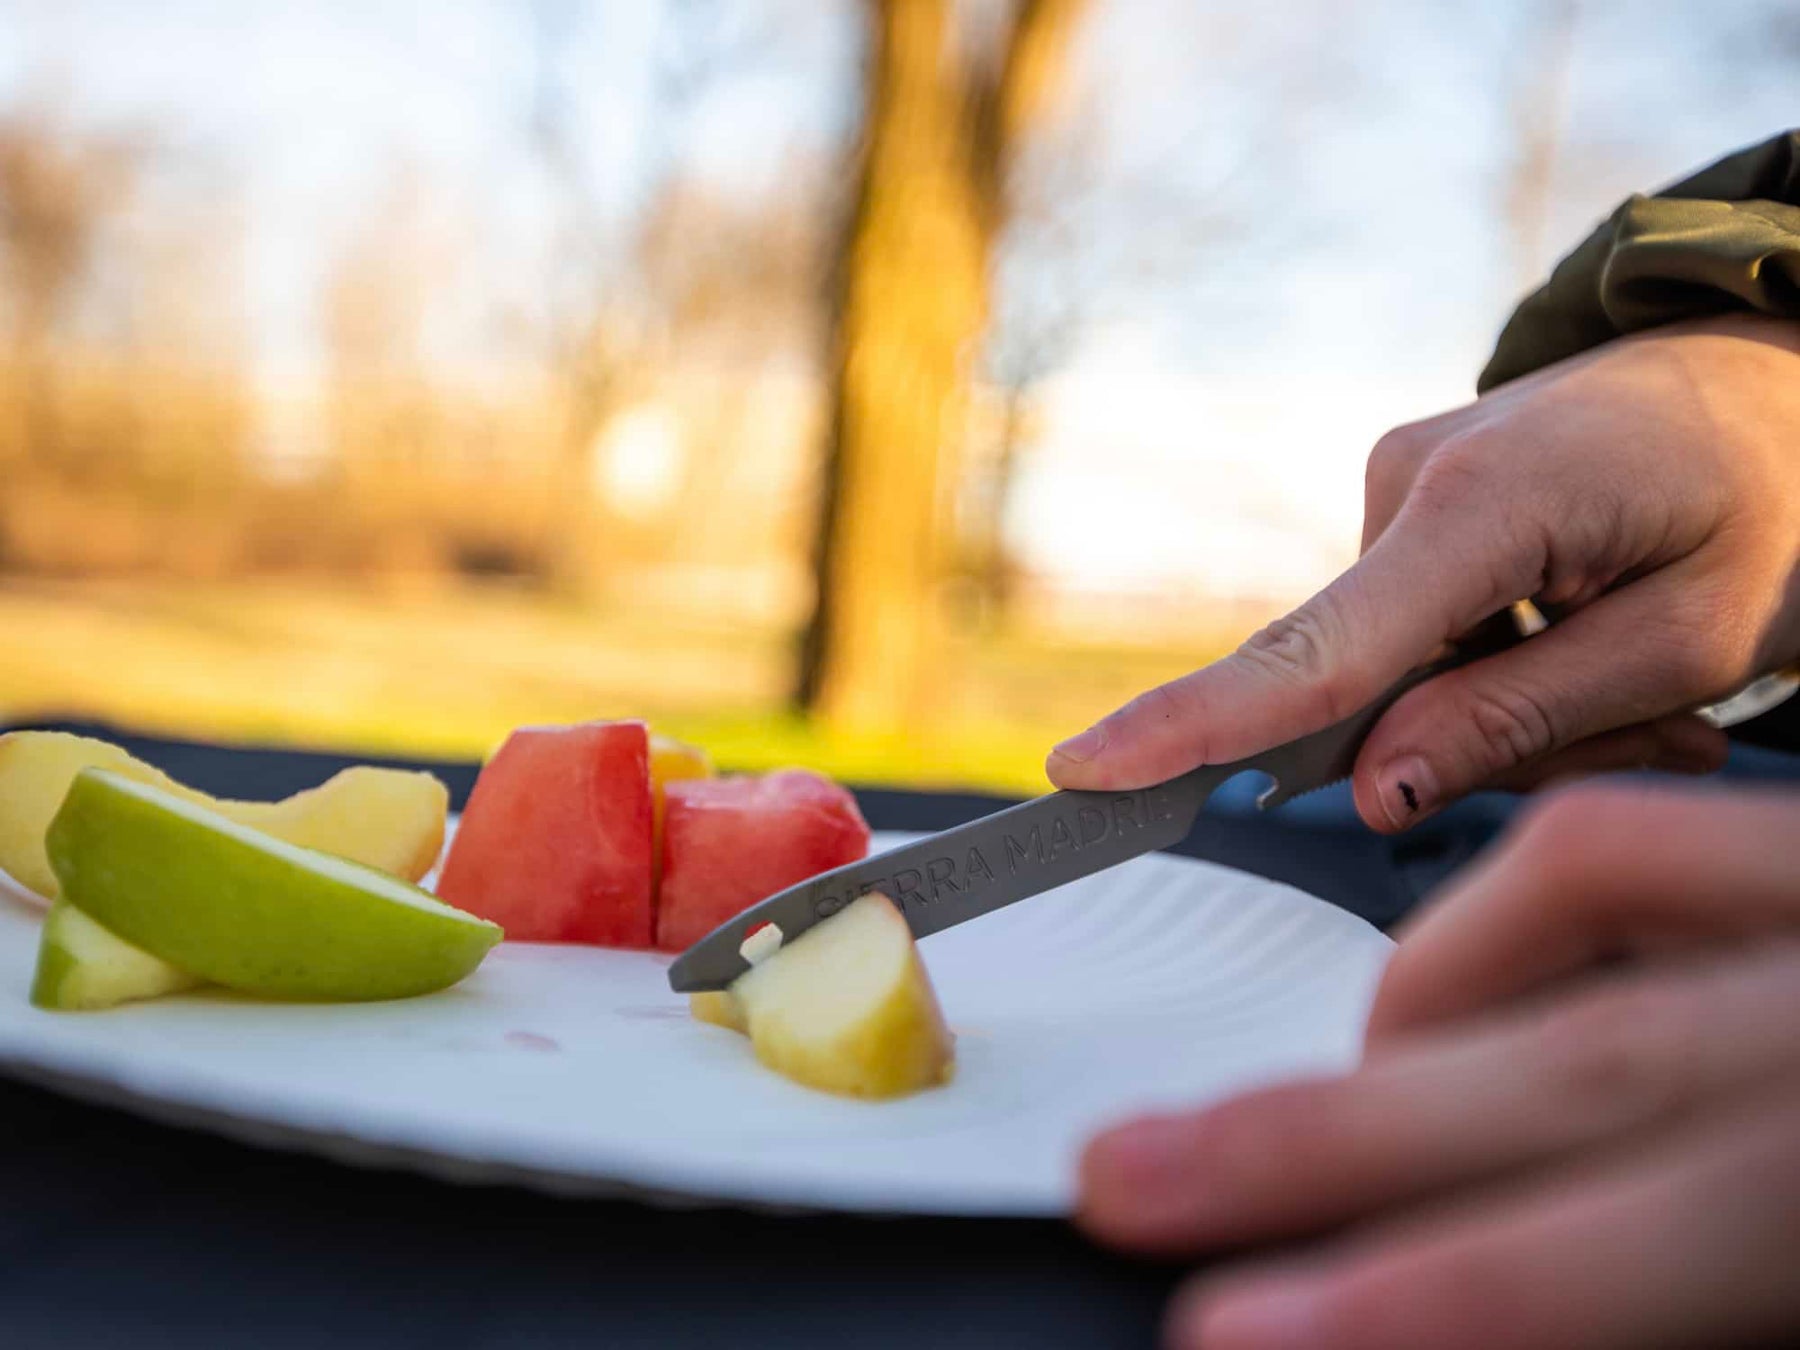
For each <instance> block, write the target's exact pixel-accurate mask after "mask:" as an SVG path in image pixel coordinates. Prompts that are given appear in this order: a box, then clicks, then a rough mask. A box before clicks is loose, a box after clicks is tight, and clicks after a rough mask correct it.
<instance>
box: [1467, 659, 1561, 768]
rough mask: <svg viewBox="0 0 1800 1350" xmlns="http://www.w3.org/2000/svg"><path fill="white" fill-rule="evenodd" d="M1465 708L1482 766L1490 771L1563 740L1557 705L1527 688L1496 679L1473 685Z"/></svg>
mask: <svg viewBox="0 0 1800 1350" xmlns="http://www.w3.org/2000/svg"><path fill="white" fill-rule="evenodd" d="M1466 711H1467V714H1468V716H1467V719H1466V722H1465V725H1466V726H1468V727H1469V728H1470V732H1471V734H1472V735H1473V737H1474V740H1475V747H1476V753H1477V755H1478V756H1479V758H1480V761H1481V767H1482V768H1483V769H1485V770H1488V771H1490V772H1491V771H1494V770H1498V769H1504V768H1510V767H1511V766H1513V765H1515V764H1522V763H1524V762H1525V761H1526V760H1529V759H1532V758H1535V757H1536V756H1538V755H1541V754H1543V753H1545V752H1546V751H1548V750H1551V749H1553V748H1555V747H1556V746H1558V745H1560V744H1561V743H1562V738H1561V736H1560V734H1559V727H1558V718H1557V716H1556V710H1555V707H1554V705H1553V704H1551V703H1550V702H1549V701H1547V700H1545V699H1544V698H1542V697H1541V696H1539V695H1538V694H1537V693H1536V692H1535V691H1533V690H1532V689H1530V688H1528V687H1523V686H1519V685H1514V684H1506V683H1501V682H1499V681H1496V680H1488V681H1484V682H1482V683H1479V684H1473V685H1471V686H1470V688H1469V690H1468V706H1467V709H1466Z"/></svg>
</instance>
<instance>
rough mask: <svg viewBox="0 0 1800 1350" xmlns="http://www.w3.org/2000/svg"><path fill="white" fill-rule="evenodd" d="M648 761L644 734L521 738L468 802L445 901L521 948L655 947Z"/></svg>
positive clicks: (532, 731)
mask: <svg viewBox="0 0 1800 1350" xmlns="http://www.w3.org/2000/svg"><path fill="white" fill-rule="evenodd" d="M649 756H650V738H649V731H648V729H647V728H646V727H645V725H644V724H643V723H642V722H586V723H582V724H580V725H577V726H571V727H521V728H520V729H519V730H517V731H515V732H513V734H512V735H511V736H509V737H508V738H507V740H506V744H504V745H503V746H501V747H500V750H499V753H497V754H496V755H495V756H494V757H493V759H491V760H489V761H488V763H487V764H486V766H485V767H483V769H482V770H481V777H480V778H478V779H477V780H476V782H475V790H474V791H473V792H472V793H470V794H469V804H468V806H467V807H466V808H465V809H464V811H463V816H462V823H461V824H460V825H459V826H458V827H457V831H456V837H455V839H454V840H453V841H452V842H451V845H450V856H449V857H448V858H447V859H445V861H444V870H443V875H442V877H441V878H440V879H439V881H438V888H437V889H438V894H439V896H441V897H442V898H443V899H444V900H445V901H447V902H448V903H450V904H452V905H455V906H456V907H457V908H458V909H465V910H468V911H469V913H471V914H477V915H480V916H481V917H482V918H484V919H491V920H493V921H494V922H495V923H497V924H499V925H500V926H501V927H502V928H504V929H505V930H506V936H507V937H508V938H511V939H513V940H515V941H522V942H591V943H597V944H599V945H601V946H605V947H648V946H650V945H651V942H652V940H653V939H654V937H655V933H656V921H655V909H654V902H653V899H652V889H651V880H650V857H651V855H650V767H649V763H650V760H649Z"/></svg>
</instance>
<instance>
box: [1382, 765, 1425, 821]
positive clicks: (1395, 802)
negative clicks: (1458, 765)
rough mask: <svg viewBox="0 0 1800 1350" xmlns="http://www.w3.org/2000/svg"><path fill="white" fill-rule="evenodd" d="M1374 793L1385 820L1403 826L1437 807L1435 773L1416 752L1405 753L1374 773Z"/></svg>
mask: <svg viewBox="0 0 1800 1350" xmlns="http://www.w3.org/2000/svg"><path fill="white" fill-rule="evenodd" d="M1375 794H1376V796H1377V797H1379V798H1380V799H1381V809H1382V810H1383V811H1384V812H1386V813H1387V818H1388V824H1390V825H1392V826H1393V827H1394V828H1395V829H1397V830H1398V829H1402V828H1404V827H1405V826H1407V825H1410V824H1412V823H1413V822H1414V821H1415V820H1417V819H1419V817H1421V816H1428V815H1430V814H1431V813H1432V812H1433V811H1435V810H1436V809H1437V804H1438V781H1437V775H1436V774H1435V773H1433V772H1432V771H1431V765H1429V764H1427V763H1426V762H1425V761H1424V760H1423V759H1421V758H1420V757H1419V756H1418V755H1408V756H1407V757H1406V758H1405V759H1400V760H1395V761H1394V762H1393V763H1392V764H1389V765H1388V766H1387V767H1386V768H1385V769H1383V770H1382V771H1381V772H1380V773H1378V774H1376V775H1375Z"/></svg>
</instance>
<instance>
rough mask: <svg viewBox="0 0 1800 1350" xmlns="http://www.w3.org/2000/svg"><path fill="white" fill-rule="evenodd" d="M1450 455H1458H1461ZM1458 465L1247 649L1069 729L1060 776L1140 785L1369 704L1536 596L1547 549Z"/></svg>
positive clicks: (1080, 783)
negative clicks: (1525, 538)
mask: <svg viewBox="0 0 1800 1350" xmlns="http://www.w3.org/2000/svg"><path fill="white" fill-rule="evenodd" d="M1451 463H1452V465H1453V466H1454V463H1455V461H1454V460H1452V461H1451ZM1475 487H1476V485H1475V484H1474V483H1471V482H1468V481H1466V479H1465V478H1464V477H1463V476H1462V475H1461V474H1460V472H1459V471H1457V470H1455V469H1454V467H1453V468H1452V470H1451V471H1449V472H1445V471H1442V470H1440V471H1438V472H1437V473H1435V474H1434V475H1432V476H1430V477H1422V478H1421V480H1420V482H1419V483H1418V484H1417V485H1416V486H1415V489H1414V492H1413V495H1412V496H1411V497H1410V498H1409V499H1408V501H1407V504H1406V506H1405V507H1404V508H1402V510H1401V512H1400V514H1399V515H1398V516H1397V517H1396V518H1395V520H1394V523H1393V524H1392V525H1391V526H1390V527H1389V528H1388V529H1387V531H1386V532H1385V533H1384V534H1383V535H1382V536H1381V538H1380V539H1378V540H1377V541H1376V542H1375V545H1374V547H1373V548H1371V549H1370V550H1369V551H1368V552H1367V553H1366V554H1364V555H1363V556H1362V558H1360V559H1359V560H1358V561H1357V562H1356V563H1355V564H1354V565H1353V566H1352V567H1351V568H1350V569H1349V570H1348V571H1347V572H1345V573H1344V574H1343V575H1342V576H1340V577H1338V579H1337V580H1336V581H1333V582H1332V583H1331V584H1330V585H1329V586H1327V587H1326V588H1325V589H1324V590H1323V591H1320V592H1319V594H1317V595H1315V596H1314V597H1313V598H1312V599H1311V600H1308V601H1307V602H1306V603H1305V604H1304V605H1302V606H1300V608H1299V609H1297V610H1295V611H1294V612H1293V613H1291V614H1289V615H1287V616H1286V617H1285V618H1282V619H1278V620H1276V621H1275V622H1274V623H1272V624H1270V625H1269V626H1268V627H1267V628H1264V629H1263V630H1262V631H1261V632H1259V633H1257V634H1256V635H1255V636H1254V637H1252V638H1251V639H1250V640H1249V641H1248V642H1246V643H1245V644H1244V645H1243V646H1242V647H1240V648H1238V650H1237V651H1235V652H1233V653H1232V654H1231V655H1230V656H1227V657H1225V658H1224V659H1223V660H1219V661H1215V662H1213V664H1211V665H1209V666H1206V667H1204V668H1203V669H1200V670H1197V671H1194V672H1193V673H1192V674H1188V675H1183V676H1182V677H1180V678H1179V679H1176V680H1171V681H1170V682H1169V683H1167V684H1164V685H1159V686H1158V687H1157V688H1155V689H1152V690H1150V691H1149V692H1148V693H1144V694H1140V695H1139V696H1138V697H1137V698H1135V699H1133V700H1132V701H1131V702H1130V703H1127V704H1126V705H1125V706H1124V707H1122V708H1120V709H1119V710H1118V711H1117V712H1115V713H1113V714H1111V715H1110V716H1108V717H1106V718H1104V719H1103V720H1101V721H1100V722H1098V723H1096V724H1095V725H1094V726H1092V727H1090V728H1089V729H1088V730H1087V731H1084V732H1082V733H1081V734H1080V735H1079V736H1075V737H1073V738H1071V739H1070V740H1067V741H1064V742H1063V743H1062V744H1061V745H1059V746H1057V747H1056V749H1055V750H1053V751H1052V752H1051V754H1050V759H1049V762H1048V764H1047V765H1046V766H1045V767H1046V771H1047V772H1048V773H1049V775H1050V780H1051V781H1052V782H1053V783H1055V784H1056V785H1057V786H1058V787H1064V788H1089V789H1099V790H1108V791H1110V790H1116V789H1128V788H1137V787H1144V786H1147V785H1149V784H1151V783H1159V782H1162V781H1163V780H1164V779H1167V778H1173V777H1175V776H1176V775H1177V774H1181V773H1186V772H1187V771H1188V770H1189V769H1193V768H1196V767H1198V766H1199V765H1202V764H1224V763H1228V762H1230V761H1231V760H1235V759H1241V758H1243V757H1244V756H1246V755H1252V754H1255V753H1257V752H1258V751H1260V750H1266V749H1268V748H1269V747H1271V746H1274V745H1279V744H1281V743H1282V742H1284V741H1289V740H1292V739H1293V738H1294V737H1296V736H1303V735H1306V734H1307V733H1309V732H1313V731H1317V730H1319V729H1320V728H1322V727H1326V726H1329V725H1330V724H1331V723H1333V722H1336V721H1338V720H1339V719H1341V718H1344V717H1348V716H1349V715H1350V714H1351V713H1353V712H1355V711H1356V710H1357V709H1359V708H1361V707H1363V706H1364V705H1365V704H1367V703H1368V702H1369V701H1370V700H1371V699H1373V698H1374V697H1375V696H1376V695H1377V694H1379V693H1380V692H1381V691H1382V690H1383V689H1386V688H1387V687H1388V686H1389V685H1390V684H1392V683H1393V682H1394V681H1395V680H1397V679H1398V678H1399V677H1400V676H1401V675H1403V674H1405V673H1406V672H1407V671H1409V670H1411V669H1412V668H1414V667H1415V666H1418V665H1421V664H1423V663H1424V662H1425V661H1427V660H1429V659H1430V658H1431V657H1432V656H1434V655H1435V654H1436V653H1437V652H1438V651H1439V649H1440V648H1442V647H1443V645H1444V644H1445V643H1446V642H1448V641H1450V640H1451V639H1452V638H1453V637H1455V636H1456V635H1457V634H1459V633H1462V632H1464V631H1465V630H1467V629H1469V628H1471V627H1473V626H1474V625H1475V624H1477V623H1479V622H1480V621H1481V620H1483V619H1486V618H1487V617H1488V616H1489V615H1491V614H1493V613H1495V612H1496V611H1498V610H1500V609H1503V608H1505V607H1506V606H1507V605H1509V604H1511V603H1512V602H1514V601H1516V600H1519V599H1521V598H1523V597H1524V596H1526V595H1528V594H1530V592H1531V590H1532V589H1533V586H1534V583H1535V579H1536V578H1537V577H1538V576H1540V575H1541V574H1542V568H1543V562H1542V559H1541V558H1537V557H1533V556H1530V554H1529V553H1528V552H1527V551H1524V550H1520V549H1519V548H1518V547H1517V545H1516V544H1515V543H1514V541H1512V540H1511V539H1509V538H1508V537H1507V535H1506V532H1505V531H1504V530H1503V529H1502V528H1500V526H1499V525H1498V524H1497V523H1496V522H1499V521H1501V520H1503V519H1504V518H1505V511H1504V509H1503V508H1502V507H1501V506H1500V505H1499V504H1498V503H1496V502H1494V501H1492V500H1491V499H1488V498H1485V497H1484V494H1482V493H1480V492H1478V491H1476V490H1475Z"/></svg>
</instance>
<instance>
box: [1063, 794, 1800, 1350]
mask: <svg viewBox="0 0 1800 1350" xmlns="http://www.w3.org/2000/svg"><path fill="white" fill-rule="evenodd" d="M1620 958H1627V960H1628V962H1629V964H1621V962H1620ZM1080 1220H1081V1223H1082V1224H1083V1226H1084V1227H1085V1228H1086V1229H1087V1231H1088V1232H1090V1233H1091V1234H1093V1235H1094V1236H1096V1237H1098V1238H1099V1239H1101V1240H1102V1241H1105V1242H1108V1243H1112V1244H1114V1245H1117V1246H1121V1247H1125V1248H1129V1249H1133V1250H1138V1251H1150V1252H1159V1253H1166V1254H1172V1253H1191V1252H1197V1251H1203V1250H1208V1249H1217V1248H1221V1247H1227V1246H1233V1245H1237V1244H1243V1243H1248V1242H1268V1241H1275V1240H1289V1239H1296V1238H1304V1237H1310V1236H1313V1235H1317V1234H1321V1233H1330V1234H1333V1235H1334V1236H1333V1237H1332V1238H1331V1239H1330V1240H1329V1241H1328V1242H1326V1243H1325V1244H1322V1245H1320V1246H1317V1247H1314V1248H1312V1249H1310V1250H1290V1251H1289V1252H1287V1253H1286V1254H1285V1255H1284V1256H1281V1257H1277V1258H1272V1259H1268V1258H1266V1259H1264V1260H1262V1261H1257V1262H1252V1263H1249V1264H1247V1265H1244V1266H1241V1267H1238V1268H1235V1269H1234V1268H1229V1267H1227V1268H1223V1269H1221V1270H1219V1271H1218V1272H1217V1273H1214V1274H1211V1275H1208V1276H1204V1277H1201V1278H1200V1279H1198V1280H1197V1281H1195V1282H1194V1283H1193V1284H1192V1285H1191V1286H1189V1287H1188V1288H1186V1289H1185V1290H1184V1291H1183V1292H1182V1293H1181V1294H1180V1295H1179V1296H1178V1298H1177V1300H1176V1303H1175V1305H1174V1307H1173V1308H1172V1310H1171V1312H1170V1316H1169V1321H1168V1333H1169V1334H1168V1343H1169V1344H1170V1345H1171V1346H1178V1347H1203V1348H1204V1350H1301V1347H1305V1350H1337V1348H1338V1347H1346V1348H1348V1347H1357V1348H1358V1350H1361V1348H1363V1347H1377V1346H1379V1347H1382V1350H1413V1348H1414V1347H1417V1348H1418V1350H1439V1348H1440V1347H1444V1346H1455V1347H1457V1348H1458V1350H1497V1348H1498V1347H1517V1348H1518V1350H1539V1347H1544V1346H1555V1347H1557V1348H1558V1350H1589V1348H1590V1347H1633V1348H1634V1350H1642V1348H1643V1347H1652V1346H1707V1347H1714V1346H1720V1347H1723V1346H1729V1345H1737V1344H1740V1343H1742V1342H1743V1341H1744V1340H1745V1339H1747V1338H1752V1337H1759V1336H1761V1337H1767V1336H1773V1335H1777V1334H1781V1333H1786V1334H1789V1335H1795V1334H1800V1264H1797V1262H1800V794H1794V793H1789V794H1786V795H1776V794H1773V793H1760V794H1751V793H1735V794H1733V793H1725V792H1719V791H1711V792H1703V791H1696V790H1694V789H1686V790H1683V791H1668V790H1663V791H1657V790H1638V791H1627V790H1624V789H1620V788H1601V787H1591V788H1583V789H1577V790H1574V791H1572V792H1567V793H1560V794H1556V795H1553V796H1552V797H1550V798H1549V799H1547V800H1546V801H1545V802H1544V803H1543V804H1541V806H1539V807H1537V808H1536V809H1534V810H1533V811H1531V812H1530V813H1529V814H1528V816H1527V817H1526V818H1525V820H1524V821H1523V822H1522V823H1521V824H1520V825H1519V826H1518V827H1516V828H1515V829H1514V830H1513V831H1512V832H1511V833H1510V834H1509V836H1508V837H1507V838H1506V839H1505V840H1504V841H1503V842H1502V843H1501V844H1500V845H1498V846H1497V847H1496V849H1495V850H1494V851H1493V853H1492V854H1491V855H1490V856H1489V858H1488V859H1487V860H1486V861H1484V862H1482V863H1480V864H1478V865H1477V866H1476V867H1475V868H1474V869H1473V870H1472V871H1471V872H1470V873H1469V874H1467V875H1466V876H1465V877H1464V878H1463V879H1461V880H1459V881H1458V882H1456V883H1454V884H1453V886H1452V887H1451V889H1450V890H1449V891H1448V892H1447V893H1445V894H1444V895H1443V897H1442V899H1441V900H1439V901H1437V902H1435V903H1434V904H1432V905H1431V906H1429V907H1428V908H1427V909H1426V910H1425V911H1423V912H1422V913H1421V915H1420V916H1419V917H1418V918H1417V919H1416V920H1415V921H1414V922H1412V923H1411V925H1410V928H1409V929H1408V931H1406V932H1405V933H1404V934H1403V935H1402V937H1401V941H1400V945H1399V948H1398V950H1397V951H1396V952H1395V954H1394V956H1393V959H1392V961H1391V963H1390V965H1389V966H1388V969H1387V972H1386V974H1385V976H1384V978H1383V980H1382V983H1381V987H1380V991H1379V993H1378V995H1377V997H1376V1000H1375V1005H1374V1010H1373V1013H1372V1015H1371V1017H1370V1021H1369V1030H1368V1046H1367V1051H1366V1054H1365V1057H1364V1061H1363V1064H1362V1066H1361V1067H1360V1068H1359V1069H1357V1070H1356V1071H1355V1072H1352V1073H1350V1074H1347V1075H1345V1076H1342V1077H1337V1078H1330V1079H1318V1080H1311V1081H1304V1082H1298V1083H1291V1084H1287V1085H1283V1086H1277V1087H1272V1088H1268V1089H1264V1090H1261V1091H1256V1092H1252V1093H1250V1094H1248V1095H1246V1096H1242V1097H1239V1098H1237V1099H1236V1100H1233V1101H1229V1102H1226V1103H1224V1104H1223V1105H1219V1106H1216V1107H1214V1108H1213V1109H1211V1110H1207V1111H1201V1112H1198V1113H1196V1114H1193V1115H1186V1116H1174V1117H1164V1118H1155V1119H1149V1120H1143V1121H1138V1122H1135V1123H1132V1124H1128V1125H1125V1126H1123V1127H1121V1128H1119V1129H1116V1130H1114V1131H1111V1132H1109V1133H1107V1134H1104V1135H1101V1136H1100V1137H1099V1138H1098V1139H1097V1140H1095V1141H1094V1142H1093V1143H1092V1144H1091V1145H1090V1146H1089V1148H1088V1150H1087V1153H1086V1156H1085V1158H1084V1160H1083V1163H1082V1169H1081V1188H1080ZM1782 1343H1784V1344H1785V1343H1787V1342H1786V1341H1783V1342H1782Z"/></svg>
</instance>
